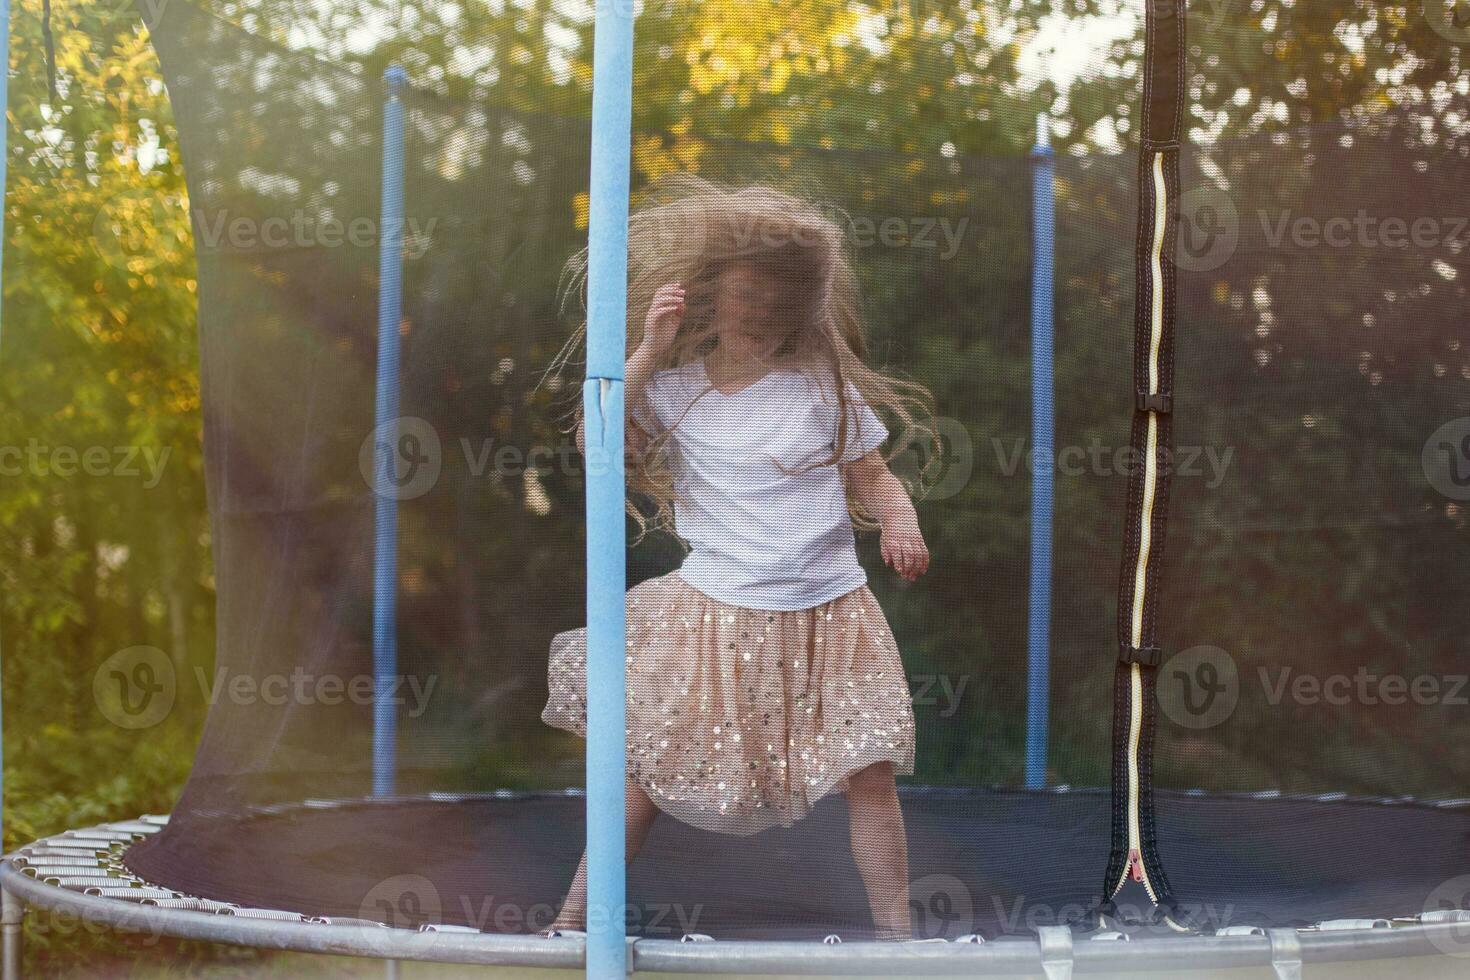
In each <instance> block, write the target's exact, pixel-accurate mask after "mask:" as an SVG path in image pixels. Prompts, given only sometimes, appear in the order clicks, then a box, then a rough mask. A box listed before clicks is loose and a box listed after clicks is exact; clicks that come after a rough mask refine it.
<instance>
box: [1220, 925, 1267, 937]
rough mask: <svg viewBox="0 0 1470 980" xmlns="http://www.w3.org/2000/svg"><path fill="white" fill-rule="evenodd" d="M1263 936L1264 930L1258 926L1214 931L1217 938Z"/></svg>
mask: <svg viewBox="0 0 1470 980" xmlns="http://www.w3.org/2000/svg"><path fill="white" fill-rule="evenodd" d="M1265 934H1266V930H1265V929H1262V928H1261V927H1260V926H1225V927H1224V928H1222V929H1216V930H1215V935H1217V936H1264V935H1265Z"/></svg>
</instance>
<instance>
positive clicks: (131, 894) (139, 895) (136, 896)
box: [68, 885, 183, 902]
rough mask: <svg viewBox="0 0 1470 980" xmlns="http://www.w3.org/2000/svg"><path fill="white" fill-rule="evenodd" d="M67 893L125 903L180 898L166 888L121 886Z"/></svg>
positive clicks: (92, 888)
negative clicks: (120, 900)
mask: <svg viewBox="0 0 1470 980" xmlns="http://www.w3.org/2000/svg"><path fill="white" fill-rule="evenodd" d="M68 891H81V892H82V893H83V894H85V895H91V896H92V897H93V898H120V899H122V900H123V901H126V902H141V901H142V900H143V899H145V898H182V897H183V896H182V895H180V894H179V893H178V892H174V891H169V890H168V889H167V888H147V887H141V886H140V887H137V888H133V887H129V886H127V885H123V886H120V887H117V888H105V887H99V886H96V885H93V886H91V887H89V888H79V889H78V888H73V889H68Z"/></svg>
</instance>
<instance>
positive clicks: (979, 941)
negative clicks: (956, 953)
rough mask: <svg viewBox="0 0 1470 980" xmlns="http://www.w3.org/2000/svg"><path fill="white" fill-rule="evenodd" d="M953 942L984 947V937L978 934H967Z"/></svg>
mask: <svg viewBox="0 0 1470 980" xmlns="http://www.w3.org/2000/svg"><path fill="white" fill-rule="evenodd" d="M955 942H957V943H964V944H966V945H969V946H983V945H985V937H984V936H982V935H980V934H979V933H978V932H967V933H965V934H964V935H963V936H961V937H960V938H958V939H956V940H955Z"/></svg>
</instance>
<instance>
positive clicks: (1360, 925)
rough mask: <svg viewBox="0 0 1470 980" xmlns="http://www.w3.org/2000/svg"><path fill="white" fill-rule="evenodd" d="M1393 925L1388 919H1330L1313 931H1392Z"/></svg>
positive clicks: (1320, 923) (1315, 927) (1316, 926)
mask: <svg viewBox="0 0 1470 980" xmlns="http://www.w3.org/2000/svg"><path fill="white" fill-rule="evenodd" d="M1392 928H1393V923H1392V922H1389V921H1388V920H1387V919H1328V920H1327V921H1326V922H1319V923H1317V924H1316V925H1315V926H1314V927H1313V929H1312V931H1315V932H1346V931H1349V930H1354V929H1392Z"/></svg>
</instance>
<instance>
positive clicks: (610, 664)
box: [582, 0, 633, 980]
mask: <svg viewBox="0 0 1470 980" xmlns="http://www.w3.org/2000/svg"><path fill="white" fill-rule="evenodd" d="M594 30H595V35H594V36H595V42H594V45H593V57H592V166H591V170H592V173H591V186H590V200H589V212H588V229H587V381H586V384H585V387H584V389H583V398H582V405H583V409H584V418H585V419H586V445H587V976H588V977H589V978H592V980H623V978H624V977H626V976H627V972H628V960H627V957H628V951H627V919H626V911H625V909H626V906H627V882H626V866H625V861H626V851H625V846H624V840H623V836H624V825H625V820H624V815H623V807H624V802H625V801H624V778H625V776H624V774H625V773H626V772H627V765H628V763H627V749H626V745H625V742H624V739H625V735H626V730H627V723H626V720H625V716H626V704H625V702H624V698H625V696H626V690H627V677H626V674H625V671H624V666H623V657H624V653H623V642H624V640H623V638H624V635H625V631H626V624H625V621H624V592H625V591H626V589H627V554H626V547H627V541H626V536H627V527H626V525H625V523H624V521H625V520H626V517H625V514H624V510H623V502H624V490H623V361H624V359H625V358H626V356H627V346H628V335H627V308H628V193H629V188H630V173H629V171H630V159H631V153H632V125H633V4H632V3H631V2H630V0H599V2H598V4H597V20H596V24H595V27H594Z"/></svg>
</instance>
